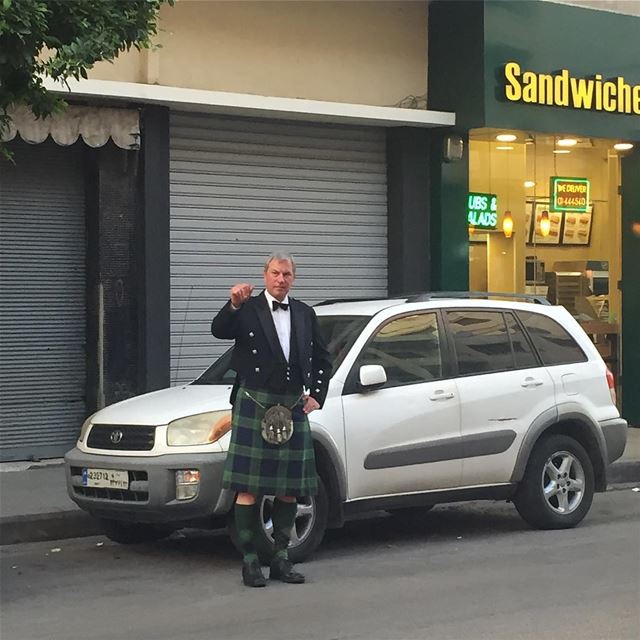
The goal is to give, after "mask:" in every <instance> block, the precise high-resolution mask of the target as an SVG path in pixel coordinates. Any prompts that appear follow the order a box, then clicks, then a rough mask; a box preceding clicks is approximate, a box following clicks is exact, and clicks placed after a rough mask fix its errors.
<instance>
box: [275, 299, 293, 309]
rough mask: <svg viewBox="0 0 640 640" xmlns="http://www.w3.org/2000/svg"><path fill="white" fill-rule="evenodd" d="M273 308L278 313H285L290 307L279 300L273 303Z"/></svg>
mask: <svg viewBox="0 0 640 640" xmlns="http://www.w3.org/2000/svg"><path fill="white" fill-rule="evenodd" d="M271 308H272V309H273V310H274V311H276V310H277V309H282V310H283V311H288V310H289V305H288V304H287V303H285V302H278V301H277V300H272V301H271Z"/></svg>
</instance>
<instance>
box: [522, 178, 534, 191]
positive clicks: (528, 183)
mask: <svg viewBox="0 0 640 640" xmlns="http://www.w3.org/2000/svg"><path fill="white" fill-rule="evenodd" d="M524 186H525V188H526V189H531V187H535V186H536V183H535V182H534V181H533V180H525V181H524Z"/></svg>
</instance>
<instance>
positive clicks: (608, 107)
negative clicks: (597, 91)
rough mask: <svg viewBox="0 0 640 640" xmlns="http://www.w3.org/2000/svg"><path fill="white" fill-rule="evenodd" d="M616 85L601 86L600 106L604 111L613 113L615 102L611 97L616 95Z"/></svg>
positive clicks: (605, 84) (608, 83)
mask: <svg viewBox="0 0 640 640" xmlns="http://www.w3.org/2000/svg"><path fill="white" fill-rule="evenodd" d="M616 89H617V87H616V85H615V84H614V83H613V82H605V83H604V84H603V85H602V106H603V107H604V110H605V111H615V110H616V101H615V100H614V98H613V96H615V95H616Z"/></svg>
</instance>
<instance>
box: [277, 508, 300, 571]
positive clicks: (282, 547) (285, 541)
mask: <svg viewBox="0 0 640 640" xmlns="http://www.w3.org/2000/svg"><path fill="white" fill-rule="evenodd" d="M297 508H298V505H297V503H296V502H284V501H283V500H278V499H277V498H276V499H275V500H274V501H273V512H272V513H271V520H272V521H273V541H274V543H275V557H276V558H286V557H287V547H288V546H289V540H290V538H291V528H292V527H293V525H294V522H295V519H296V511H297Z"/></svg>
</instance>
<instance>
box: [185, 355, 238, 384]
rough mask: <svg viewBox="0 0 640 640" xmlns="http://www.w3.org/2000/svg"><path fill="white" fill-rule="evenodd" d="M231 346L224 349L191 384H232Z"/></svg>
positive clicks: (233, 374) (233, 378) (233, 373)
mask: <svg viewBox="0 0 640 640" xmlns="http://www.w3.org/2000/svg"><path fill="white" fill-rule="evenodd" d="M232 353H233V347H231V349H228V350H227V351H225V352H224V353H223V354H222V355H221V356H220V357H219V358H218V359H217V360H216V361H215V362H214V363H213V364H212V365H211V366H210V367H209V368H208V369H207V370H206V371H205V372H204V373H203V374H202V375H201V376H200V377H199V378H197V379H196V380H194V381H193V382H192V383H191V384H233V383H234V382H235V379H236V372H235V370H234V369H232V368H231V354H232Z"/></svg>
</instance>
